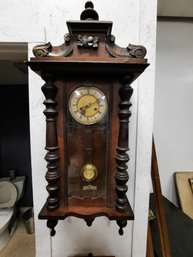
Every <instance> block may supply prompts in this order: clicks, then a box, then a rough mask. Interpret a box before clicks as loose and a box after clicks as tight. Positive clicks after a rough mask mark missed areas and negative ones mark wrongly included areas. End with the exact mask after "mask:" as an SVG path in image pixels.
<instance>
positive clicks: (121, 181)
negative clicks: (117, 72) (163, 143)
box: [115, 76, 133, 212]
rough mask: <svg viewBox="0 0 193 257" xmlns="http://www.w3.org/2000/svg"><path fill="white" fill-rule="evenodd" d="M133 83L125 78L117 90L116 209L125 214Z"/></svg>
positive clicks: (130, 79)
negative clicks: (118, 97)
mask: <svg viewBox="0 0 193 257" xmlns="http://www.w3.org/2000/svg"><path fill="white" fill-rule="evenodd" d="M132 81H133V76H125V77H124V78H123V79H122V81H121V83H122V87H121V88H120V90H119V95H120V99H121V102H120V104H119V107H120V110H119V114H118V115H119V138H118V146H117V148H116V150H117V154H116V174H115V181H116V188H115V189H116V193H117V199H116V209H117V210H118V211H120V212H125V211H126V210H127V197H126V192H127V189H128V187H127V185H126V183H127V181H128V179H129V175H128V172H127V168H128V167H127V162H128V161H129V155H128V154H127V151H128V150H129V148H128V138H129V128H128V127H129V125H128V123H129V118H130V116H131V112H130V110H129V108H130V107H131V102H130V98H131V96H132V93H133V89H132V87H131V86H130V84H131V83H132Z"/></svg>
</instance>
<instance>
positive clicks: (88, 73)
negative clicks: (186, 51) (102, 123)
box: [27, 2, 148, 236]
mask: <svg viewBox="0 0 193 257" xmlns="http://www.w3.org/2000/svg"><path fill="white" fill-rule="evenodd" d="M80 19H81V20H80V21H68V22H67V27H68V30H69V33H68V34H66V35H65V36H64V43H63V44H62V45H60V46H57V47H54V46H52V45H51V43H47V44H43V45H38V46H36V47H34V49H33V54H34V55H35V57H32V58H31V59H30V61H29V62H27V65H28V66H30V68H31V69H32V70H33V71H34V72H36V73H37V74H38V75H40V76H41V77H42V79H43V80H44V81H45V84H44V85H43V86H42V91H43V94H44V95H45V101H44V105H45V107H46V109H45V111H44V114H45V116H46V147H45V149H46V151H47V154H46V156H45V159H46V161H47V172H46V176H45V178H46V180H47V182H48V185H47V187H46V189H47V191H48V198H47V200H46V203H45V205H44V206H43V208H42V210H41V212H40V214H39V219H45V220H47V226H48V227H49V228H50V229H51V235H52V236H53V235H54V234H55V226H56V224H57V222H58V220H63V219H65V218H66V217H68V216H75V217H78V218H82V219H84V220H85V221H86V223H87V225H88V226H91V225H92V222H93V221H94V219H95V218H96V217H98V216H106V217H108V218H109V219H110V220H116V221H117V224H118V225H119V227H120V228H119V234H120V235H122V234H123V227H125V226H126V224H127V220H132V219H134V214H133V211H132V209H131V207H130V204H129V201H128V199H127V196H126V192H127V185H126V183H127V181H128V179H129V176H128V172H127V162H128V161H129V156H128V154H127V152H128V150H129V147H128V138H129V127H128V123H129V118H130V116H131V112H130V110H129V108H130V107H131V102H130V98H131V95H132V92H133V89H132V87H131V83H132V82H133V81H134V80H135V79H136V78H137V77H138V76H139V75H140V74H141V73H142V72H143V71H144V70H145V69H146V67H147V66H148V63H147V59H145V58H144V57H145V55H146V49H145V48H144V47H143V46H140V45H131V44H129V45H128V47H126V48H121V47H119V46H117V45H116V44H115V37H114V36H113V35H112V34H111V29H112V22H110V21H98V19H99V18H98V14H97V12H96V11H95V10H94V9H93V4H92V2H87V3H86V4H85V10H84V11H83V12H82V13H81V16H80ZM81 85H86V86H87V87H89V86H94V87H98V88H99V89H100V90H101V91H103V92H104V94H105V95H106V97H107V101H108V122H107V125H108V133H107V134H108V135H107V137H108V147H107V148H106V149H105V150H104V151H103V153H102V154H103V155H102V156H99V157H97V153H96V155H95V159H96V162H97V163H98V162H100V161H101V159H102V158H105V159H106V161H107V165H106V170H105V171H104V172H105V176H104V181H103V179H102V178H101V181H100V176H99V179H98V182H97V183H98V185H97V186H98V188H99V187H100V184H101V183H103V184H101V185H103V186H102V187H101V188H103V189H104V187H105V192H106V195H105V200H104V199H103V200H98V201H93V199H90V200H89V197H88V199H83V201H82V200H80V201H79V200H78V198H77V199H76V200H72V199H70V197H69V192H68V190H69V185H68V165H67V161H68V160H67V159H68V157H67V156H68V155H70V154H71V152H73V150H74V149H75V151H76V153H77V154H78V151H77V150H76V149H78V148H77V140H76V136H74V137H71V139H69V138H70V137H69V134H68V133H69V131H68V123H69V120H68V116H69V113H68V99H69V96H70V94H71V92H72V91H73V90H74V89H75V88H76V87H77V86H81ZM85 126H86V128H88V127H89V125H85ZM83 129H84V128H83ZM77 133H79V132H77ZM93 140H94V143H93V148H94V149H96V147H97V145H100V144H103V143H102V141H100V137H98V138H97V137H95V139H93ZM101 140H102V139H101ZM78 147H80V148H79V149H81V142H80V144H79V146H78ZM98 152H100V151H98ZM105 152H106V155H105ZM79 157H80V159H81V158H82V157H81V154H80V156H79ZM77 158H78V157H77ZM80 183H81V181H80ZM94 193H95V194H96V196H97V194H98V193H99V192H97V190H96V192H94Z"/></svg>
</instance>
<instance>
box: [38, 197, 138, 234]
mask: <svg viewBox="0 0 193 257" xmlns="http://www.w3.org/2000/svg"><path fill="white" fill-rule="evenodd" d="M69 216H73V217H77V218H81V219H84V220H85V221H86V223H87V225H88V226H91V225H92V222H93V221H94V219H95V218H96V217H101V216H105V217H107V218H108V219H109V220H116V222H117V225H118V226H119V234H120V235H123V228H124V227H125V226H126V225H127V220H133V219H134V214H133V211H132V209H131V206H130V204H129V202H127V209H126V211H125V212H119V211H118V210H117V209H116V208H113V207H99V206H96V207H89V206H67V207H64V206H60V207H59V208H57V209H55V210H52V211H48V210H47V205H46V204H45V205H44V206H43V208H42V210H41V211H40V213H39V216H38V218H39V219H42V220H47V226H48V228H50V229H51V236H54V235H55V226H56V225H57V222H58V220H64V219H65V218H67V217H69Z"/></svg>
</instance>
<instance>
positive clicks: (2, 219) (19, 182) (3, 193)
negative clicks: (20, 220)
mask: <svg viewBox="0 0 193 257" xmlns="http://www.w3.org/2000/svg"><path fill="white" fill-rule="evenodd" d="M24 183H25V177H24V176H21V177H16V178H15V179H14V180H12V181H10V179H9V178H2V179H0V251H1V250H2V249H3V248H4V247H5V245H6V244H7V243H8V241H9V239H10V237H11V235H12V234H13V232H14V230H15V227H16V219H15V215H14V210H15V205H16V203H17V201H18V200H19V199H20V198H21V197H22V196H23V191H24V190H23V189H24Z"/></svg>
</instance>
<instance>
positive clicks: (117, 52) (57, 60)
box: [27, 8, 149, 78]
mask: <svg viewBox="0 0 193 257" xmlns="http://www.w3.org/2000/svg"><path fill="white" fill-rule="evenodd" d="M88 9H89V8H88ZM85 10H87V9H85ZM93 11H94V10H93ZM86 18H87V17H86ZM66 23H67V27H68V31H69V33H67V34H65V36H64V43H62V44H61V45H59V46H52V44H51V43H50V42H48V43H46V44H41V45H37V46H35V47H34V48H33V54H34V56H35V57H32V58H31V59H30V62H27V64H28V65H29V66H30V67H31V69H32V70H33V71H35V72H36V73H38V74H39V75H41V73H42V72H48V73H50V72H51V73H57V71H59V72H60V71H62V72H63V73H64V74H65V75H66V74H69V73H70V74H72V73H77V72H78V73H81V72H83V71H84V70H86V71H87V72H89V73H96V72H100V73H101V72H102V74H104V73H108V74H115V75H123V76H125V75H128V74H130V73H134V72H133V71H134V70H135V76H134V77H135V78H137V77H138V76H139V75H140V74H141V73H142V72H143V71H144V70H145V69H146V67H147V66H148V65H149V64H148V63H147V59H145V58H144V57H145V55H146V49H145V47H144V46H141V45H134V44H129V45H128V46H127V47H125V48H124V47H120V46H118V45H116V44H115V37H114V36H113V35H112V34H111V31H112V26H113V23H112V22H111V21H98V20H93V19H91V18H87V19H86V20H81V21H67V22H66ZM96 38H98V41H97V40H96ZM96 41H97V42H96Z"/></svg>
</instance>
